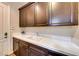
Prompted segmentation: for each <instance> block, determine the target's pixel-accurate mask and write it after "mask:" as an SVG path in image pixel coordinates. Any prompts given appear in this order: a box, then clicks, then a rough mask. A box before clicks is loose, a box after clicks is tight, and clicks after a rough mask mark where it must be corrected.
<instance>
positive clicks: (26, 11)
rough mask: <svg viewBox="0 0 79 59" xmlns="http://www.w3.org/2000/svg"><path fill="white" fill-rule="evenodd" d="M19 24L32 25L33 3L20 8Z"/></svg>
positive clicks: (23, 25)
mask: <svg viewBox="0 0 79 59" xmlns="http://www.w3.org/2000/svg"><path fill="white" fill-rule="evenodd" d="M20 24H21V25H20V26H22V27H26V26H34V3H33V4H31V5H29V6H27V7H25V8H23V9H21V10H20Z"/></svg>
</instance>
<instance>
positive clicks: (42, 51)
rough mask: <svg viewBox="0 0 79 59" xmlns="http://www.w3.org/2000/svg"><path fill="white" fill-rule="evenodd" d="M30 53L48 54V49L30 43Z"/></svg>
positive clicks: (32, 54) (35, 54) (37, 54)
mask: <svg viewBox="0 0 79 59" xmlns="http://www.w3.org/2000/svg"><path fill="white" fill-rule="evenodd" d="M29 55H30V56H46V55H47V50H45V49H43V48H40V47H37V46H35V45H30V47H29Z"/></svg>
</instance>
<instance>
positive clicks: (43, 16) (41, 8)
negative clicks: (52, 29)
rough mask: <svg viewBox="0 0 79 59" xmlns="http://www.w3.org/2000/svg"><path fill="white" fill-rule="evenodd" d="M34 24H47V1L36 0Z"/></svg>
mask: <svg viewBox="0 0 79 59" xmlns="http://www.w3.org/2000/svg"><path fill="white" fill-rule="evenodd" d="M35 24H36V26H41V25H42V26H46V25H48V3H47V2H38V3H36V4H35Z"/></svg>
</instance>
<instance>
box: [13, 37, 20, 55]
mask: <svg viewBox="0 0 79 59" xmlns="http://www.w3.org/2000/svg"><path fill="white" fill-rule="evenodd" d="M13 51H14V54H15V55H16V56H19V40H18V39H15V38H13Z"/></svg>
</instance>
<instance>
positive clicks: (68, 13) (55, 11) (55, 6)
mask: <svg viewBox="0 0 79 59" xmlns="http://www.w3.org/2000/svg"><path fill="white" fill-rule="evenodd" d="M77 8H78V7H77V3H75V4H74V3H73V2H72V3H71V2H58V3H57V2H56V3H51V18H50V24H51V25H74V24H77V21H76V20H78V17H77V15H78V14H77V11H78V9H77ZM74 9H75V10H74ZM75 15H76V16H75ZM75 21H76V22H75ZM74 22H75V23H74Z"/></svg>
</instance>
